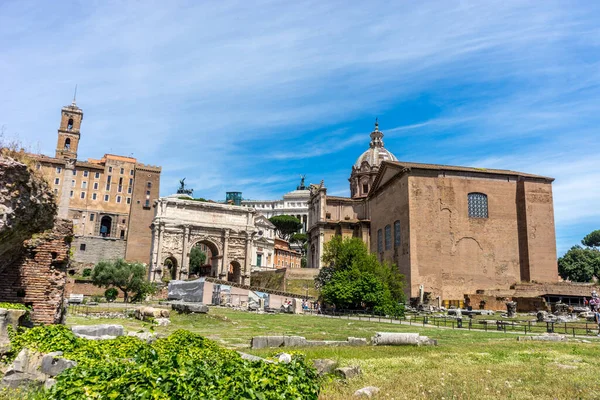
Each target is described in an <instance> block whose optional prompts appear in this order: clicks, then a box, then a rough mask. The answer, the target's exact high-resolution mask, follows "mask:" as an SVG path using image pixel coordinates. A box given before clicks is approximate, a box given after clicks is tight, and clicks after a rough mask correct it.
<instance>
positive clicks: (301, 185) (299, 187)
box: [296, 175, 306, 190]
mask: <svg viewBox="0 0 600 400" xmlns="http://www.w3.org/2000/svg"><path fill="white" fill-rule="evenodd" d="M304 178H306V175H300V186H298V187H296V190H306V186H304Z"/></svg>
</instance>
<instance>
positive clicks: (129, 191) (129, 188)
mask: <svg viewBox="0 0 600 400" xmlns="http://www.w3.org/2000/svg"><path fill="white" fill-rule="evenodd" d="M127 193H129V194H131V186H129V187H128V188H127Z"/></svg>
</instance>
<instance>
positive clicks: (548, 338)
mask: <svg viewBox="0 0 600 400" xmlns="http://www.w3.org/2000/svg"><path fill="white" fill-rule="evenodd" d="M517 340H518V341H520V342H521V341H527V340H540V341H545V342H567V341H569V339H568V338H567V337H566V336H565V335H559V334H557V333H545V334H543V335H537V336H519V337H518V338H517Z"/></svg>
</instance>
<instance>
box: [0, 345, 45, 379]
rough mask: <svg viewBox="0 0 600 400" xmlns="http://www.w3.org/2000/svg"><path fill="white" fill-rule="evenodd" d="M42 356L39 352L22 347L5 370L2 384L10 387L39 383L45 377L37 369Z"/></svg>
mask: <svg viewBox="0 0 600 400" xmlns="http://www.w3.org/2000/svg"><path fill="white" fill-rule="evenodd" d="M42 357H43V355H42V354H41V353H38V352H35V351H32V350H29V349H27V348H24V349H22V350H21V351H20V352H19V354H18V355H17V357H16V358H15V360H14V361H13V363H12V365H11V366H10V367H9V368H8V370H7V371H6V374H5V375H4V378H3V379H2V384H3V385H4V386H8V387H10V388H17V387H24V386H29V385H41V383H42V382H44V380H45V379H46V375H44V374H43V373H42V372H40V371H39V368H40V366H41V363H42Z"/></svg>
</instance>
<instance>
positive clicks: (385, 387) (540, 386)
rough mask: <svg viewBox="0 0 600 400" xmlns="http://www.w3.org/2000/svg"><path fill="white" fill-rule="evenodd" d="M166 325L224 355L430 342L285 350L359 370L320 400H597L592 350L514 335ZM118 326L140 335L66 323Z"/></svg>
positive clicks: (271, 322)
mask: <svg viewBox="0 0 600 400" xmlns="http://www.w3.org/2000/svg"><path fill="white" fill-rule="evenodd" d="M171 321H172V324H171V325H170V326H168V327H155V330H156V332H158V333H162V334H168V333H170V332H172V331H174V330H175V329H180V328H183V329H188V330H190V331H192V332H196V333H199V334H201V335H204V336H206V337H209V338H211V339H214V340H216V341H217V342H219V343H221V344H222V345H224V346H226V347H230V348H239V349H243V348H245V349H244V351H246V352H249V353H252V354H256V355H260V356H268V355H273V354H274V353H275V352H277V351H280V350H278V349H268V350H251V349H249V348H248V346H249V343H250V339H251V338H252V337H253V336H258V335H300V336H304V337H306V338H307V339H328V340H336V339H345V338H347V337H348V336H354V337H364V338H370V337H371V336H373V334H374V333H375V332H377V331H387V332H419V333H420V334H422V335H426V336H429V337H431V338H434V339H438V343H439V345H438V346H437V347H374V346H368V347H333V348H324V347H319V348H307V349H289V350H290V351H301V352H303V353H305V354H306V356H307V357H308V358H309V359H316V358H331V359H334V360H336V361H337V362H338V364H339V365H341V366H348V365H359V366H360V367H361V369H362V371H363V374H362V375H361V376H360V377H357V378H353V379H351V380H349V381H348V382H343V381H339V380H336V379H331V378H327V379H326V380H325V381H324V384H323V391H322V395H321V398H322V399H336V400H341V399H349V398H351V397H352V394H353V393H354V391H356V390H357V389H360V388H362V387H364V386H371V385H372V386H377V387H379V388H380V389H381V392H380V393H379V395H377V397H376V398H378V399H422V398H427V399H441V398H444V399H597V398H600V378H599V376H600V346H599V344H598V342H596V341H594V342H593V343H574V342H573V343H571V342H568V343H551V342H533V341H527V342H517V340H516V339H517V335H513V334H504V333H498V332H495V331H492V332H475V331H471V332H469V331H462V330H452V329H437V328H425V327H422V326H408V325H395V324H394V325H392V324H389V323H378V322H367V321H348V320H340V319H329V318H322V317H316V316H309V315H306V316H305V315H286V314H254V313H248V312H241V311H233V310H229V309H225V308H216V307H212V308H211V309H210V313H209V314H207V315H178V314H176V313H172V315H171ZM98 323H117V324H122V325H124V326H125V327H126V329H128V330H140V329H148V328H149V324H147V323H146V324H144V323H142V322H139V321H136V320H131V319H112V320H108V319H90V318H86V317H69V318H68V324H71V325H73V324H98Z"/></svg>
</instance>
